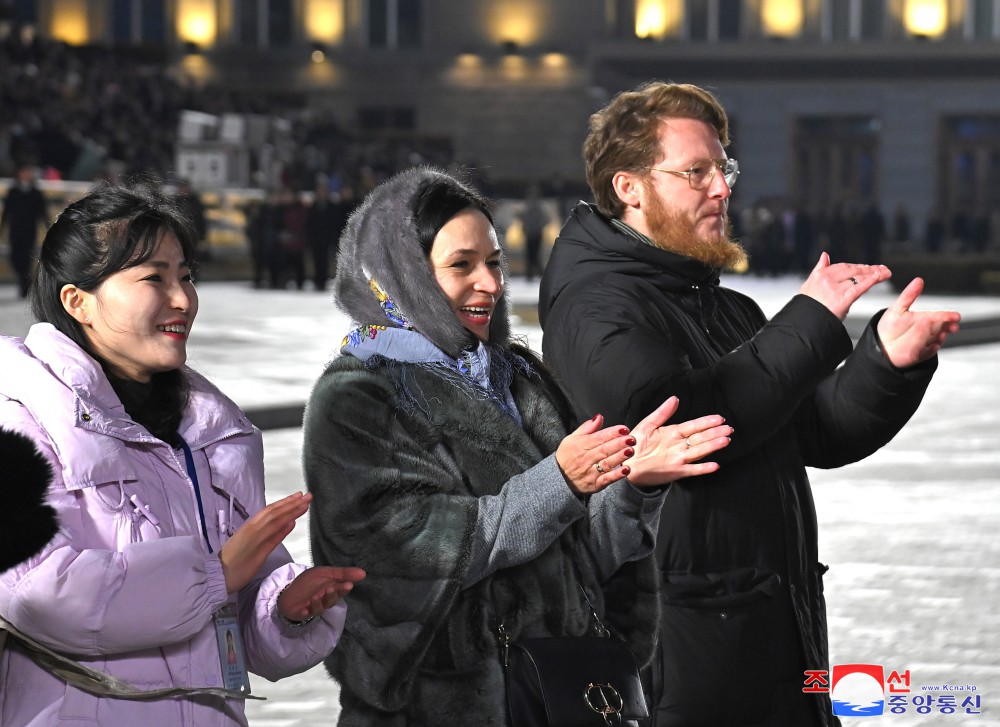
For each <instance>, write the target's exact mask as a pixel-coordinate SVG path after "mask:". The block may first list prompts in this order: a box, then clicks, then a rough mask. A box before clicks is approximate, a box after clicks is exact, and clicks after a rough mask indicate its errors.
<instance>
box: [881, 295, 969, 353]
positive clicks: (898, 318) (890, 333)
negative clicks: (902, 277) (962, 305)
mask: <svg viewBox="0 0 1000 727" xmlns="http://www.w3.org/2000/svg"><path fill="white" fill-rule="evenodd" d="M923 289H924V281H923V280H922V279H920V278H914V279H913V280H912V281H910V284H909V285H907V286H906V288H904V289H903V292H902V293H900V294H899V297H897V298H896V300H895V301H894V302H893V304H892V305H891V306H889V307H888V308H887V309H886V311H885V313H883V314H882V317H881V318H880V319H879V322H878V326H877V330H878V337H879V341H881V343H882V350H883V351H884V352H885V355H886V357H887V358H888V359H889V361H890V362H891V363H892V365H893V366H895V367H896V368H900V369H904V368H906V367H908V366H915V365H916V364H918V363H920V362H922V361H926V360H927V359H929V358H930V357H931V356H933V355H934V354H936V353H937V352H938V350H939V349H940V348H941V345H942V344H943V343H944V340H945V338H947V336H948V335H949V334H951V333H955V331H957V330H958V324H959V321H960V320H961V318H962V317H961V315H959V314H958V312H956V311H922V312H917V311H912V310H910V307H911V306H912V305H913V304H914V303H915V302H916V300H917V298H918V297H919V295H920V293H921V292H923Z"/></svg>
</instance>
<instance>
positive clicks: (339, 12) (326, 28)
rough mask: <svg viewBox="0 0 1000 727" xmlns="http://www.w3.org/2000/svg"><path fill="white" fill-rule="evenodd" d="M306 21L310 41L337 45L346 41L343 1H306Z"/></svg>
mask: <svg viewBox="0 0 1000 727" xmlns="http://www.w3.org/2000/svg"><path fill="white" fill-rule="evenodd" d="M305 20H306V34H307V35H308V36H309V39H310V40H315V41H320V42H322V43H327V44H336V43H340V42H341V41H342V40H343V39H344V1H343V0H306V4H305Z"/></svg>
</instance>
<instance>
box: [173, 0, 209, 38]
mask: <svg viewBox="0 0 1000 727" xmlns="http://www.w3.org/2000/svg"><path fill="white" fill-rule="evenodd" d="M216 32H217V29H216V16H215V2H214V0H178V4H177V37H178V38H179V39H180V40H181V41H182V42H186V43H196V44H198V45H199V46H207V45H212V44H213V43H215V34H216Z"/></svg>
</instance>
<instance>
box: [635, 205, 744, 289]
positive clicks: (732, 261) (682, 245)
mask: <svg viewBox="0 0 1000 727" xmlns="http://www.w3.org/2000/svg"><path fill="white" fill-rule="evenodd" d="M646 190H647V195H646V199H647V203H646V207H645V218H646V229H647V230H648V231H649V239H651V240H652V241H653V242H654V243H655V244H656V246H657V247H660V248H663V249H664V250H669V251H670V252H675V253H677V254H678V255H686V256H687V257H693V258H694V259H695V260H700V261H701V262H703V263H705V264H706V265H709V266H711V267H713V268H723V269H728V270H733V269H736V268H742V267H745V265H746V263H747V253H746V250H744V249H743V246H742V245H740V243H739V242H737V241H736V240H734V239H732V237H731V236H730V235H731V234H732V226H731V225H730V223H729V216H728V215H726V217H725V220H726V229H725V231H724V232H723V233H722V234H721V235H699V234H698V231H697V230H696V229H695V226H694V222H692V221H691V219H690V218H689V217H688V216H687V215H685V214H683V213H682V212H679V211H676V210H668V209H667V206H666V205H665V204H663V201H662V200H661V199H660V196H659V195H658V194H657V193H656V192H655V190H653V189H652V186H651V185H647V187H646ZM720 204H721V205H722V206H723V209H722V214H723V215H725V214H726V212H725V205H726V203H725V202H720Z"/></svg>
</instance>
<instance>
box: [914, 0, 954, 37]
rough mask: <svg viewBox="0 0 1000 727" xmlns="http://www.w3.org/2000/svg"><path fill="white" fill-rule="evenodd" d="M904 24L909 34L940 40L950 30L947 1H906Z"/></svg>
mask: <svg viewBox="0 0 1000 727" xmlns="http://www.w3.org/2000/svg"><path fill="white" fill-rule="evenodd" d="M903 24H904V26H905V27H906V30H907V32H909V33H910V34H911V35H915V36H918V37H922V38H938V37H940V36H942V35H944V33H945V31H946V30H947V29H948V4H947V0H906V5H905V8H904V11H903Z"/></svg>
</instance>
